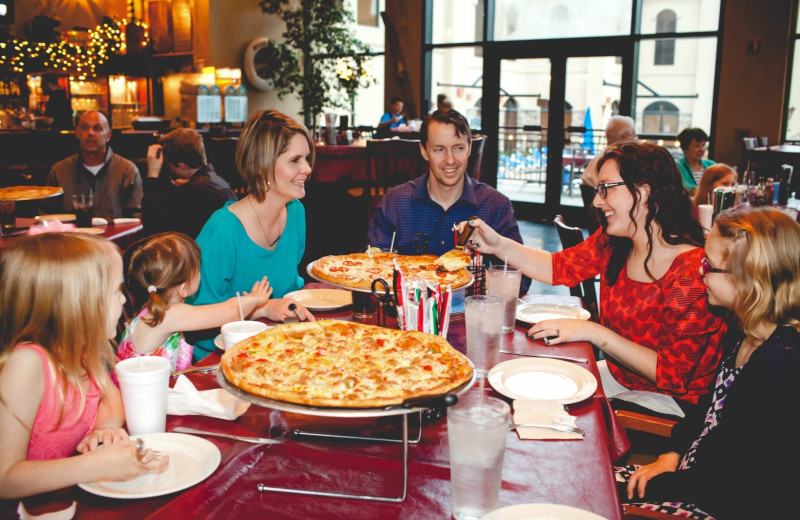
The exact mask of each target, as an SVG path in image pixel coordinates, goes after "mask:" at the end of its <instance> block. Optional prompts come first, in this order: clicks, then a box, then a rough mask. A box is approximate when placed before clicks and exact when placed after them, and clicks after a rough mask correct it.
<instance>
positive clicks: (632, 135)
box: [581, 116, 637, 187]
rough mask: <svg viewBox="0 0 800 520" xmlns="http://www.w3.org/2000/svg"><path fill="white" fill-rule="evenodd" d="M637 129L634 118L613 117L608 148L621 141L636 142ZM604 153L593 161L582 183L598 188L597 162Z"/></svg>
mask: <svg viewBox="0 0 800 520" xmlns="http://www.w3.org/2000/svg"><path fill="white" fill-rule="evenodd" d="M636 138H637V136H636V128H635V127H634V121H633V118H632V117H630V116H611V119H609V120H608V124H607V125H606V146H607V147H608V146H611V145H612V144H614V143H618V142H620V141H635V140H636ZM602 155H603V154H602V153H599V154H597V155H596V156H595V158H594V159H592V160H591V161H590V162H589V164H587V165H586V168H584V170H583V175H581V181H583V183H584V184H588V185H589V186H591V187H595V186H597V162H598V161H599V160H600V156H602Z"/></svg>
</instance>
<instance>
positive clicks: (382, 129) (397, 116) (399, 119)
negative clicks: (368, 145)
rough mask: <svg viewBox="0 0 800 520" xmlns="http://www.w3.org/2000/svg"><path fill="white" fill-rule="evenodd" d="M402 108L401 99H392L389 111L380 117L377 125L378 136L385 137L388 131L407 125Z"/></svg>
mask: <svg viewBox="0 0 800 520" xmlns="http://www.w3.org/2000/svg"><path fill="white" fill-rule="evenodd" d="M403 106H404V103H403V100H402V99H400V98H399V97H393V98H392V102H391V105H389V110H388V111H387V112H386V113H385V114H383V115H382V116H381V120H380V122H379V123H378V128H377V132H378V134H379V135H382V136H387V135H389V129H391V128H397V127H399V126H400V125H405V124H407V123H406V118H405V116H404V115H403Z"/></svg>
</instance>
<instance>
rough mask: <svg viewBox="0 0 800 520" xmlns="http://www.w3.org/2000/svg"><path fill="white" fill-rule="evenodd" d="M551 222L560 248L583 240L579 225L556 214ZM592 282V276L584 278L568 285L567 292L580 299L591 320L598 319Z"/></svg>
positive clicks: (568, 246) (595, 294)
mask: <svg viewBox="0 0 800 520" xmlns="http://www.w3.org/2000/svg"><path fill="white" fill-rule="evenodd" d="M553 223H554V224H555V226H556V231H558V238H559V239H561V248H562V249H569V248H570V247H573V246H576V245H578V244H580V243H581V242H583V230H581V228H579V227H570V226H568V225H567V224H566V223H565V222H564V217H562V216H561V215H556V217H555V218H554V219H553ZM594 283H595V279H594V278H590V279H588V280H584V281H583V282H581V283H579V284H578V285H576V286H575V287H570V289H569V293H570V294H571V295H572V296H577V297H579V298H580V299H581V301H582V302H583V306H584V308H585V309H586V310H587V311H589V313H590V314H591V315H592V321H599V316H600V313H599V308H598V305H597V290H596V289H595V287H594Z"/></svg>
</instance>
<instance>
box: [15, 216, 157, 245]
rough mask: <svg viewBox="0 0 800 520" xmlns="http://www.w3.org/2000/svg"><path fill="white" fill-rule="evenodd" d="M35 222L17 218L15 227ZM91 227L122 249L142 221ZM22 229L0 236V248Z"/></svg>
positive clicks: (138, 228)
mask: <svg viewBox="0 0 800 520" xmlns="http://www.w3.org/2000/svg"><path fill="white" fill-rule="evenodd" d="M34 223H35V221H34V219H32V218H17V223H16V225H17V227H18V228H27V227H30V226H31V225H33V224H34ZM92 227H93V228H96V229H100V230H102V231H103V233H102V235H103V236H104V237H105V238H107V239H109V240H111V241H112V242H116V243H117V244H118V245H119V246H120V247H122V248H123V249H124V248H125V247H127V246H128V245H129V244H130V243H131V242H132V241H133V240H136V238H138V234H139V232H141V231H142V222H141V221H139V222H129V223H125V224H109V225H107V226H92ZM24 235H25V232H24V230H22V229H20V231H19V232H18V233H15V234H13V235H12V236H3V237H0V249H2V248H4V247H7V246H9V245H11V244H12V243H13V242H15V241H17V240H18V239H19V237H21V236H24Z"/></svg>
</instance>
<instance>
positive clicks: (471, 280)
mask: <svg viewBox="0 0 800 520" xmlns="http://www.w3.org/2000/svg"><path fill="white" fill-rule="evenodd" d="M315 263H316V260H314V261H313V262H309V264H308V265H307V266H306V273H308V276H310V277H311V278H313V279H314V280H316V281H318V282H322V283H326V284H328V285H332V286H334V287H339V288H340V289H347V290H348V291H355V292H362V293H368V294H372V291H371V290H370V289H357V288H355V287H348V286H347V285H342V284H338V283H336V282H331V281H329V280H323V279H322V278H320V277H319V276H317V275H316V274H314V272H313V268H314V264H315ZM467 272H469V270H467ZM387 281H388V280H387ZM473 283H475V277H474V276H472V273H470V277H469V282H467V283H465V284H464V285H462V286H461V287H457V288H455V287H454V288H453V291H460V290H461V289H466V288H467V287H469V286H471V285H472V284H473Z"/></svg>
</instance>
